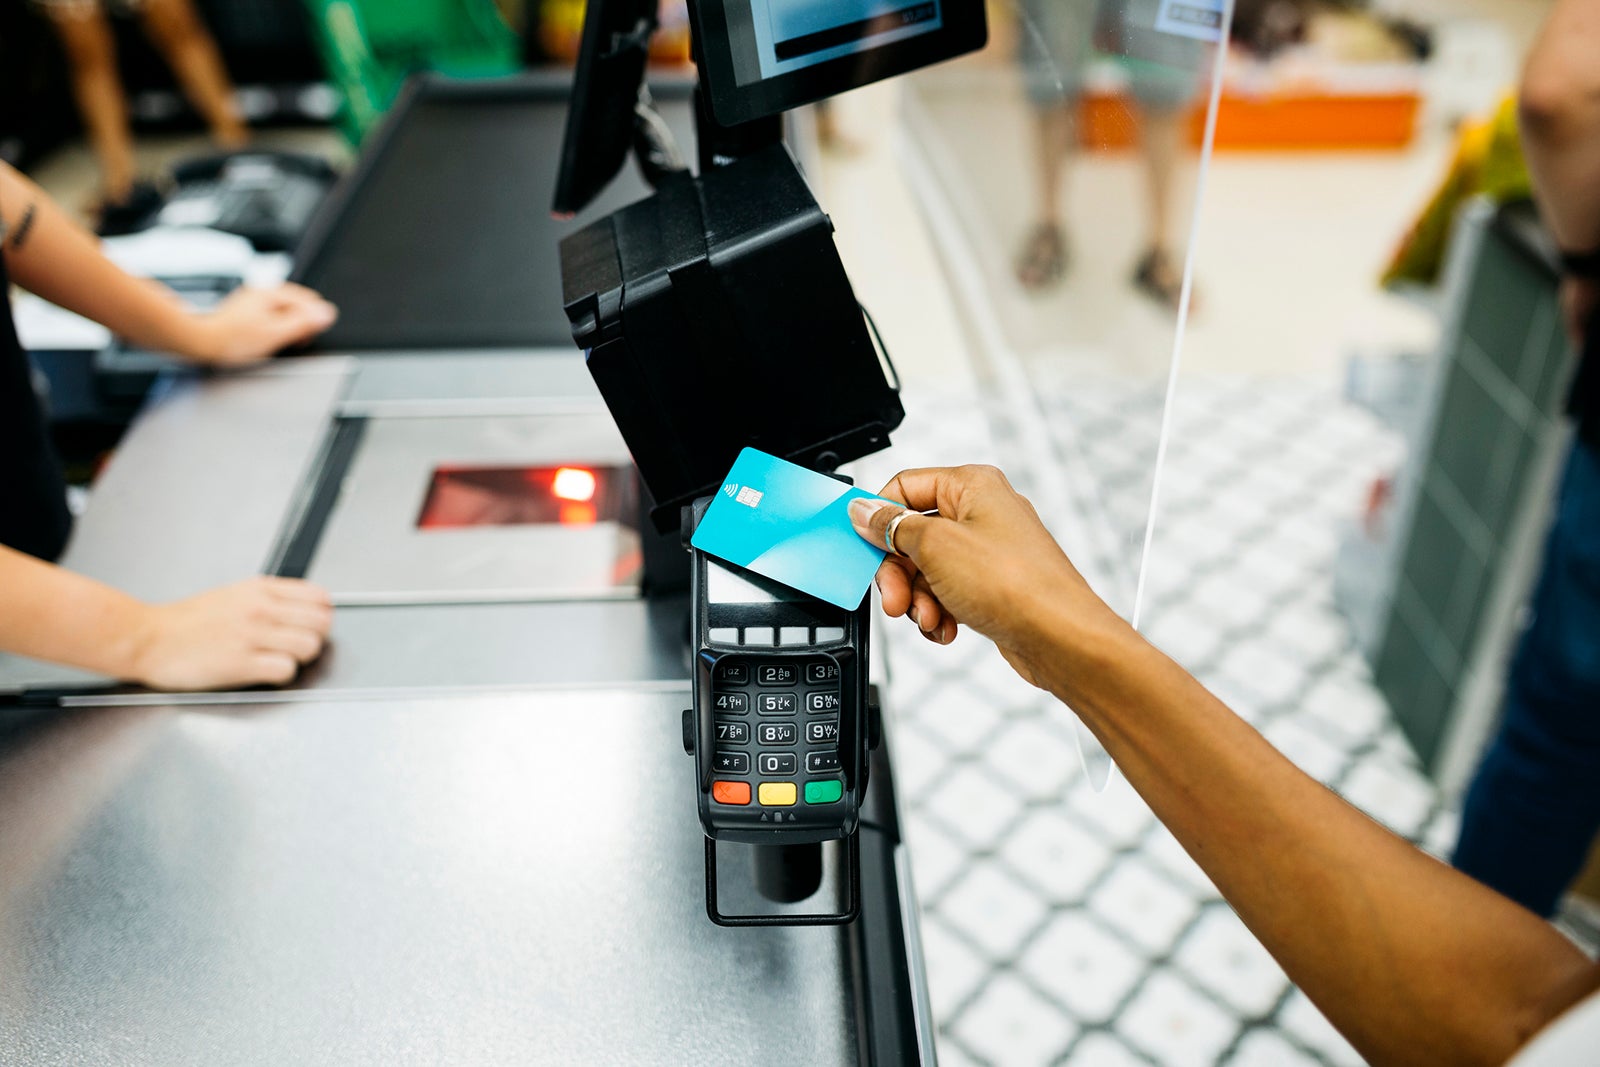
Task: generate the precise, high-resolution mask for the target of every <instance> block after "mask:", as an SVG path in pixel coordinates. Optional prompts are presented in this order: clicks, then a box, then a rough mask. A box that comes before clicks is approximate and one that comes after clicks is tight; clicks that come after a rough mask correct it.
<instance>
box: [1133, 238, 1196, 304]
mask: <svg viewBox="0 0 1600 1067" xmlns="http://www.w3.org/2000/svg"><path fill="white" fill-rule="evenodd" d="M1133 287H1134V288H1135V289H1137V290H1139V291H1140V292H1141V293H1143V294H1144V295H1145V296H1148V297H1149V298H1150V299H1151V300H1154V301H1155V302H1156V303H1158V304H1160V305H1161V306H1162V307H1164V308H1166V309H1167V310H1168V311H1177V310H1178V304H1179V303H1180V302H1181V301H1182V300H1183V273H1182V272H1181V271H1177V270H1174V269H1173V267H1172V261H1171V260H1170V259H1168V258H1167V254H1166V252H1164V251H1162V250H1161V249H1159V248H1152V249H1150V251H1148V252H1146V253H1145V254H1144V258H1142V259H1141V260H1139V265H1138V266H1137V267H1135V268H1134V271H1133ZM1190 304H1191V306H1192V305H1193V304H1194V299H1193V295H1192V294H1191V296H1190Z"/></svg>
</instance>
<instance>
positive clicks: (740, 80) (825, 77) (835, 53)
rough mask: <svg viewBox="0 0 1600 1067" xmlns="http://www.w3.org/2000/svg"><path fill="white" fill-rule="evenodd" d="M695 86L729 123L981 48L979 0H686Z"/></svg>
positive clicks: (982, 23) (982, 30) (985, 33)
mask: <svg viewBox="0 0 1600 1067" xmlns="http://www.w3.org/2000/svg"><path fill="white" fill-rule="evenodd" d="M689 7H690V11H691V14H692V16H693V19H694V31H695V44H696V48H697V50H698V59H699V62H700V81H701V88H702V90H703V91H704V92H705V94H706V96H707V98H708V99H709V101H710V104H711V110H712V113H713V114H714V115H715V116H716V119H717V121H718V122H719V123H721V124H722V125H724V126H735V125H738V124H739V123H743V122H750V121H752V120H754V119H758V118H762V117H764V116H767V115H776V114H779V113H780V112H783V111H788V110H789V109H791V108H796V107H800V106H801V105H803V104H811V103H815V102H816V101H818V100H822V99H825V98H827V97H830V96H833V95H835V94H837V93H842V92H845V91H847V90H850V89H854V88H856V87H858V86H862V85H866V84H868V83H870V82H875V81H881V80H883V79H884V78H892V77H894V76H895V75H897V74H905V73H907V72H908V71H913V70H917V69H918V68H921V67H926V66H928V65H930V64H932V63H937V62H939V61H940V60H945V59H950V58H952V57H954V56H958V55H962V54H964V53H966V52H973V51H976V50H977V49H979V48H982V47H983V45H984V43H985V42H986V40H987V39H988V29H987V23H986V21H985V18H984V0H691V3H690V5H689Z"/></svg>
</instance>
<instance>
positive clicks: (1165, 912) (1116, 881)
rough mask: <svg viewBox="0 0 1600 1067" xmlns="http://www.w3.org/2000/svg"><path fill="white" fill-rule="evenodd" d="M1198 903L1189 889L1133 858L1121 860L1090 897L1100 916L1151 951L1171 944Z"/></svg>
mask: <svg viewBox="0 0 1600 1067" xmlns="http://www.w3.org/2000/svg"><path fill="white" fill-rule="evenodd" d="M1198 906H1199V904H1198V902H1197V901H1196V900H1195V898H1194V896H1193V895H1192V894H1190V893H1189V892H1188V891H1187V890H1185V889H1182V888H1180V887H1179V886H1178V885H1177V883H1175V882H1174V881H1173V880H1171V879H1169V878H1166V877H1163V876H1161V875H1158V874H1156V873H1155V872H1154V871H1152V870H1151V868H1150V867H1149V865H1148V864H1146V863H1144V862H1143V861H1142V860H1139V859H1133V858H1129V859H1124V860H1122V861H1120V862H1119V863H1118V864H1117V865H1116V866H1115V867H1114V868H1113V869H1112V871H1111V873H1110V874H1108V875H1107V876H1106V877H1105V878H1104V879H1103V880H1102V881H1101V882H1100V884H1099V885H1098V886H1096V887H1095V890H1094V892H1093V893H1092V894H1091V895H1090V897H1089V908H1090V910H1091V911H1092V912H1093V913H1094V915H1095V916H1096V917H1097V918H1099V919H1101V920H1103V921H1105V922H1106V923H1108V924H1110V925H1111V926H1113V927H1115V928H1116V929H1117V931H1118V932H1120V933H1121V934H1122V935H1123V936H1124V937H1125V938H1127V939H1128V940H1129V941H1130V942H1131V943H1133V944H1135V945H1138V946H1140V947H1141V948H1143V949H1144V950H1145V951H1146V952H1148V953H1150V954H1151V955H1155V954H1157V953H1161V952H1165V951H1167V950H1168V949H1169V948H1171V946H1172V945H1173V943H1174V942H1175V941H1177V939H1178V936H1179V935H1180V934H1181V933H1183V930H1184V927H1186V926H1188V925H1189V923H1190V921H1191V920H1192V919H1193V918H1194V915H1195V911H1196V910H1197V908H1198Z"/></svg>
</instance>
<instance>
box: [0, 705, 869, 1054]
mask: <svg viewBox="0 0 1600 1067" xmlns="http://www.w3.org/2000/svg"><path fill="white" fill-rule="evenodd" d="M686 696H687V691H686V690H685V692H683V693H644V692H628V691H622V690H615V691H609V692H593V691H592V692H572V693H551V692H544V693H517V694H502V695H493V696H488V695H483V696H460V695H457V696H454V697H451V698H449V699H448V700H442V699H396V700H372V701H360V700H354V701H351V700H347V701H342V702H336V703H332V702H323V703H317V702H306V703H297V704H279V705H260V706H254V707H245V708H241V707H237V706H235V707H225V706H212V707H187V708H173V707H132V708H129V707H124V708H92V709H90V708H82V709H75V710H70V711H66V712H62V713H60V714H58V715H56V716H55V717H52V718H49V719H36V720H32V721H30V722H28V723H26V724H24V725H22V726H20V727H14V728H12V729H11V730H10V731H9V732H8V733H0V872H3V877H0V1060H3V1061H4V1062H6V1063H26V1064H30V1065H39V1067H48V1065H53V1064H72V1065H75V1067H84V1065H88V1067H94V1065H99V1064H118V1065H129V1064H163V1065H166V1064H190V1063H194V1064H207V1065H211V1064H219V1063H227V1064H255V1063H263V1064H283V1063H295V1064H338V1065H360V1064H386V1065H387V1064H394V1063H401V1062H425V1063H441V1064H444V1063H475V1064H479V1063H560V1064H599V1063H617V1064H630V1065H631V1064H649V1063H685V1062H702V1061H710V1062H730V1063H731V1062H763V1061H765V1062H783V1063H854V1062H856V1060H857V1058H858V1056H859V1054H860V1053H859V1045H858V1042H859V1040H860V1035H859V1034H858V1030H857V1027H858V1022H857V1018H856V1014H855V1008H854V1005H853V1003H852V1000H851V994H850V992H849V983H848V982H846V983H841V982H840V976H841V974H847V973H850V971H851V970H852V962H851V960H850V958H849V949H848V942H847V938H846V935H845V933H844V932H843V931H842V930H841V929H839V928H772V929H744V930H725V929H721V928H717V927H714V926H712V925H711V924H710V923H708V922H707V920H706V917H705V913H704V910H703V907H704V898H703V895H702V894H703V889H702V871H701V866H700V861H701V847H700V844H701V834H700V829H699V826H698V824H697V822H696V820H695V815H694V805H693V804H691V803H688V802H687V799H688V798H689V797H690V795H691V791H692V789H693V785H692V781H691V779H692V768H693V761H692V760H690V759H688V758H687V757H685V756H684V755H683V752H682V748H681V745H680V738H679V736H678V735H679V716H678V711H679V709H680V708H681V707H682V705H683V701H684V700H685V699H686Z"/></svg>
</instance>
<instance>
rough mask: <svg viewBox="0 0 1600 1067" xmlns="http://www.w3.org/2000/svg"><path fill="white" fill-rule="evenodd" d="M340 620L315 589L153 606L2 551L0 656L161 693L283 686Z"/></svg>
mask: <svg viewBox="0 0 1600 1067" xmlns="http://www.w3.org/2000/svg"><path fill="white" fill-rule="evenodd" d="M332 620H333V608H332V606H331V605H330V604H329V601H328V594H327V593H325V592H323V591H322V590H321V589H319V588H317V587H316V586H314V585H311V584H310V583H307V582H299V581H291V580H288V579H283V578H252V579H249V580H247V581H243V582H239V583H237V584H234V585H228V586H223V587H222V588H220V589H213V590H210V591H209V592H205V593H201V594H200V595H198V596H193V597H189V598H188V599H186V600H178V601H174V602H173V603H171V604H147V603H144V602H143V601H140V600H135V599H134V598H133V597H130V596H128V595H126V594H125V593H120V592H118V591H117V590H115V589H112V588H111V587H110V586H107V585H102V584H100V583H99V582H96V581H93V580H92V579H89V578H85V577H83V576H82V575H80V574H74V573H72V572H71V571H69V570H66V569H64V568H62V567H57V566H55V565H53V564H50V563H45V562H42V561H40V560H37V559H34V558H33V557H32V556H27V555H24V554H23V553H21V552H17V551H14V550H12V549H9V548H6V547H5V546H3V545H0V649H4V650H5V651H7V652H14V653H16V654H18V655H23V656H30V657H33V658H35V659H43V660H50V661H51V662H54V663H64V664H66V665H67V666H70V667H81V668H83V669H84V670H89V671H94V672H95V673H97V674H105V675H108V676H110V677H112V678H117V679H121V680H123V681H130V682H139V683H142V684H144V685H148V686H151V687H152V688H156V689H221V688H232V687H236V686H244V685H264V684H270V685H281V684H283V683H285V682H288V681H290V680H291V679H292V678H294V675H295V672H296V671H297V670H298V669H299V667H300V665H301V664H303V663H309V662H310V661H311V660H313V659H315V658H316V656H317V654H318V653H320V652H321V651H322V645H323V642H324V640H325V639H326V638H327V635H328V628H329V626H330V625H331V624H332Z"/></svg>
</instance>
